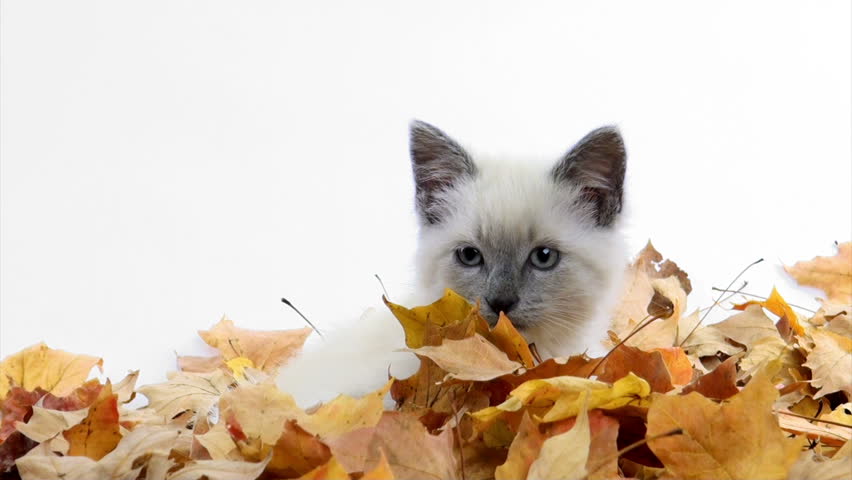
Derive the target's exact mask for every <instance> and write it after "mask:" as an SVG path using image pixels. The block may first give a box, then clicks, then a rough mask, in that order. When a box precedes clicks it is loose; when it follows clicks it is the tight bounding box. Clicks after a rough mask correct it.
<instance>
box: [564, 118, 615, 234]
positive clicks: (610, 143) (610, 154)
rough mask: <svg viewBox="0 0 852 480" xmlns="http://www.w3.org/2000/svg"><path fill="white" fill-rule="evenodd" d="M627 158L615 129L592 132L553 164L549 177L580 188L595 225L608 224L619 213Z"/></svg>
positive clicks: (600, 129)
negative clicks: (591, 211)
mask: <svg viewBox="0 0 852 480" xmlns="http://www.w3.org/2000/svg"><path fill="white" fill-rule="evenodd" d="M626 165H627V156H626V153H625V150H624V140H623V139H622V138H621V133H619V131H618V129H617V128H616V127H612V126H610V127H601V128H598V129H596V130H593V131H592V132H590V133H589V134H588V135H586V136H585V137H583V139H582V140H580V141H579V142H577V145H575V146H574V148H572V149H571V150H570V151H569V152H568V153H567V154H565V157H563V159H562V160H561V161H560V162H559V163H557V164H556V166H555V167H554V168H553V170H552V172H551V175H552V176H553V178H554V179H556V180H557V181H560V182H567V183H571V184H573V185H576V186H578V187H580V188H581V189H582V190H581V191H582V195H581V199H582V200H583V201H584V202H587V203H588V204H589V205H591V206H592V208H593V211H594V214H595V220H596V222H597V224H598V226H601V227H607V226H610V225H612V223H613V221H614V220H615V218H616V217H617V216H618V214H619V213H620V212H621V206H622V197H623V195H624V175H625V170H626Z"/></svg>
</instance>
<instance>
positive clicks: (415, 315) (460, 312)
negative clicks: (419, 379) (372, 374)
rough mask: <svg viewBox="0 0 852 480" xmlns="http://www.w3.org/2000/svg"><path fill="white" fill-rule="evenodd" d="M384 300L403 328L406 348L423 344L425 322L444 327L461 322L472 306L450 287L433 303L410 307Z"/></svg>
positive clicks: (418, 346)
mask: <svg viewBox="0 0 852 480" xmlns="http://www.w3.org/2000/svg"><path fill="white" fill-rule="evenodd" d="M384 300H385V305H387V306H388V308H389V309H390V311H391V313H393V315H394V316H395V317H396V318H397V320H399V323H400V324H402V328H403V330H405V344H406V345H408V348H420V347H422V346H423V345H424V343H423V339H424V337H425V334H426V325H427V324H433V325H437V326H439V327H444V326H447V325H449V324H451V323H456V322H461V321H462V320H464V319H465V317H467V314H468V313H470V310H471V309H472V308H473V307H472V306H471V304H470V303H468V301H467V300H465V299H464V297H462V296H461V295H459V294H457V293H455V292H454V291H452V290H450V289H447V290H446V291H444V296H443V297H441V298H440V299H438V301H436V302H435V303H432V304H431V305H426V306H423V307H414V308H412V309H408V308H405V307H402V306H400V305H397V304H395V303H391V302H389V301H388V300H387V299H384Z"/></svg>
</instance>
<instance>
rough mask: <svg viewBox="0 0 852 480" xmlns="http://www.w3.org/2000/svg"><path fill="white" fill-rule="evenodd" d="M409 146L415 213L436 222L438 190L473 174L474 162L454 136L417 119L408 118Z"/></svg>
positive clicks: (440, 190) (426, 219) (438, 213)
mask: <svg viewBox="0 0 852 480" xmlns="http://www.w3.org/2000/svg"><path fill="white" fill-rule="evenodd" d="M410 149H411V167H412V169H413V170H414V184H415V191H416V201H417V213H418V214H419V215H420V218H421V219H422V220H423V221H425V222H426V223H430V224H435V223H438V222H439V221H440V220H441V219H440V212H439V210H440V208H437V207H439V206H438V205H437V204H438V201H437V199H438V194H439V193H440V192H442V191H445V190H448V189H450V188H452V187H453V185H454V184H455V183H456V182H458V181H460V180H463V179H465V178H469V177H473V176H474V175H476V165H474V164H473V160H471V158H470V156H469V155H468V154H467V152H466V151H465V150H464V148H462V147H461V145H459V144H458V143H456V141H455V140H453V139H452V138H450V137H449V136H448V135H447V134H446V133H444V132H442V131H441V130H439V129H438V128H436V127H434V126H432V125H429V124H428V123H426V122H421V121H420V120H413V121H412V122H411V125H410Z"/></svg>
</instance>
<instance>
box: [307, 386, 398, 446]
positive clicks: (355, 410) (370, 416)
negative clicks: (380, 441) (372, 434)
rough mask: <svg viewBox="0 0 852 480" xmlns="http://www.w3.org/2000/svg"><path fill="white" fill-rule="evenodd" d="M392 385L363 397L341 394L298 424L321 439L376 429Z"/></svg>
mask: <svg viewBox="0 0 852 480" xmlns="http://www.w3.org/2000/svg"><path fill="white" fill-rule="evenodd" d="M392 384H393V380H389V381H388V382H387V383H386V384H385V386H383V387H382V388H380V389H378V390H376V391H375V392H372V393H369V394H367V395H364V396H363V397H360V398H354V397H350V396H349V395H340V396H338V397H337V398H335V399H334V400H332V401H330V402H328V403H326V404H323V405H322V406H320V408H319V409H318V410H317V411H316V412H314V413H313V414H311V415H310V416H308V417H305V418H303V419H302V420H301V421H300V422H299V423H300V424H301V425H302V426H303V427H304V428H305V430H307V431H309V432H311V433H313V434H315V435H318V436H319V437H320V438H326V437H331V436H336V435H342V434H344V433H346V432H350V431H352V430H355V429H358V428H365V427H372V426H375V425H376V424H377V423H378V422H379V419H380V418H381V416H382V411H384V398H385V395H387V393H388V391H389V390H390V388H391V385H392Z"/></svg>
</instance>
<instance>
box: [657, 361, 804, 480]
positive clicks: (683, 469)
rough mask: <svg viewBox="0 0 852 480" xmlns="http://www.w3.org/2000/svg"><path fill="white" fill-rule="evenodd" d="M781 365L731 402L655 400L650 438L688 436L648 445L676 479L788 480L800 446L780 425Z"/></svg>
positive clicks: (693, 397) (662, 397) (689, 397)
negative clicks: (777, 377)
mask: <svg viewBox="0 0 852 480" xmlns="http://www.w3.org/2000/svg"><path fill="white" fill-rule="evenodd" d="M778 368H779V365H778V363H777V362H776V363H774V364H773V365H771V366H769V367H767V368H766V369H764V370H761V371H760V372H758V373H757V374H756V375H755V376H754V377H753V378H752V380H751V381H750V382H749V383H748V385H746V387H745V388H744V389H743V390H742V391H741V392H740V393H738V394H736V395H734V396H733V397H731V398H730V399H729V401H728V402H726V403H723V404H718V403H716V402H713V401H712V400H708V399H707V398H704V397H703V396H701V395H700V394H698V393H696V392H693V393H690V394H688V395H684V396H673V395H655V396H654V398H653V400H652V402H651V407H650V409H649V410H648V431H647V435H648V437H652V436H655V435H660V434H663V433H668V432H671V431H672V430H675V429H681V430H682V431H683V433H682V434H680V435H673V436H668V437H664V438H659V439H657V440H653V441H651V442H649V446H650V448H651V450H653V451H654V453H655V454H656V455H657V457H659V459H660V460H661V461H662V462H663V464H664V465H665V466H666V468H667V469H668V470H669V471H670V472H671V474H672V475H673V476H675V477H677V478H682V479H720V480H721V479H735V478H761V479H767V480H769V479H783V478H786V476H787V471H788V470H789V468H790V466H791V465H792V464H793V462H795V461H796V458H797V457H798V453H799V448H800V445H799V442H798V441H797V440H795V439H789V438H787V437H786V435H785V433H784V432H783V431H782V430H781V429H780V427H779V426H778V421H777V419H776V418H775V415H774V414H773V413H772V405H773V403H774V402H775V399H776V398H778V392H777V391H776V390H775V387H774V386H773V384H772V382H771V381H770V378H771V377H772V375H774V373H775V372H774V370H777V369H778Z"/></svg>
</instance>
